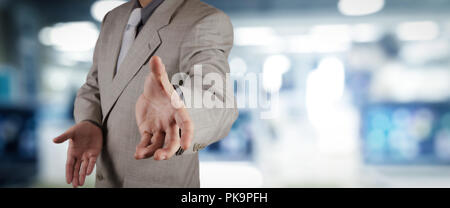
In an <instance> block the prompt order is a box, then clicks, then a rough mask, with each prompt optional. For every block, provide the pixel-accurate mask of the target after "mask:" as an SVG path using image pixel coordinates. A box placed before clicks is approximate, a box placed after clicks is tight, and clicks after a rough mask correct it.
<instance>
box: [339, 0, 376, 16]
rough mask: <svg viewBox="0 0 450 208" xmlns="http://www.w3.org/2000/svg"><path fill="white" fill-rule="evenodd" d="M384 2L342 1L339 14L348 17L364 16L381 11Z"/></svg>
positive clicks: (370, 0)
mask: <svg viewBox="0 0 450 208" xmlns="http://www.w3.org/2000/svg"><path fill="white" fill-rule="evenodd" d="M383 7H384V0H340V1H339V3H338V9H339V12H341V13H342V14H343V15H347V16H363V15H369V14H374V13H377V12H379V11H381V10H382V9H383Z"/></svg>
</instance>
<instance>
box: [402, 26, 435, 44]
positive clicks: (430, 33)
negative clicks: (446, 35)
mask: <svg viewBox="0 0 450 208" xmlns="http://www.w3.org/2000/svg"><path fill="white" fill-rule="evenodd" d="M396 32H397V36H398V38H399V39H400V40H407V41H411V40H416V41H417V40H433V39H436V38H437V37H438V36H439V25H438V24H437V23H435V22H433V21H420V22H405V23H402V24H400V25H399V26H398V27H397V29H396Z"/></svg>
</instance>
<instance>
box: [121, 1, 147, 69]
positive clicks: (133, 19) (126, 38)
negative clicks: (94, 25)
mask: <svg viewBox="0 0 450 208" xmlns="http://www.w3.org/2000/svg"><path fill="white" fill-rule="evenodd" d="M141 10H142V9H141V8H136V9H134V10H133V11H132V12H131V15H130V19H128V23H127V27H126V28H125V32H124V34H123V39H122V47H121V48H120V54H119V59H118V60H117V67H116V74H117V73H118V70H119V67H120V64H122V62H123V59H124V58H125V56H126V55H127V53H128V50H129V49H130V48H131V46H132V45H133V42H134V39H136V32H137V26H138V25H139V23H140V22H141Z"/></svg>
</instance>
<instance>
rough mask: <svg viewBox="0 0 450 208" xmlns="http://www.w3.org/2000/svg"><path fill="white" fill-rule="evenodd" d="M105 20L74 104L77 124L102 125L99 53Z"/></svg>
mask: <svg viewBox="0 0 450 208" xmlns="http://www.w3.org/2000/svg"><path fill="white" fill-rule="evenodd" d="M107 16H108V14H107V15H105V18H104V19H103V23H102V29H101V32H100V35H99V38H98V40H97V43H96V45H95V49H94V57H93V61H92V67H91V69H90V70H89V73H88V75H87V78H86V82H85V83H84V84H83V85H82V86H81V88H80V89H79V90H78V93H77V97H76V99H75V103H74V118H75V122H76V123H79V122H82V121H90V122H92V123H94V124H96V125H97V126H99V127H101V125H102V110H101V105H100V90H99V85H98V65H97V63H98V60H97V59H98V53H99V48H100V44H101V37H102V34H103V32H102V31H103V25H104V23H105V21H106V17H107Z"/></svg>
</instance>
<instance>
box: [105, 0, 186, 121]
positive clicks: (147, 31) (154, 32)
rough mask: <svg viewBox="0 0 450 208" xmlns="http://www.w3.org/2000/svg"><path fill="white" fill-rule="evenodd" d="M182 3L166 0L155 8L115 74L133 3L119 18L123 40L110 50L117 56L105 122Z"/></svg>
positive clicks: (110, 75)
mask: <svg viewBox="0 0 450 208" xmlns="http://www.w3.org/2000/svg"><path fill="white" fill-rule="evenodd" d="M182 2H184V0H165V1H164V2H163V3H162V4H161V5H160V6H159V7H158V8H157V9H156V10H155V12H154V13H153V15H152V16H151V17H150V19H149V20H148V21H147V23H146V24H145V25H144V27H143V28H142V30H141V31H140V32H139V35H138V36H137V37H136V40H135V41H134V42H133V45H132V46H131V48H130V49H129V50H128V53H127V55H126V57H125V58H124V60H123V62H122V64H121V65H120V66H119V69H118V72H117V74H116V75H115V76H114V71H115V68H116V63H117V58H118V56H119V52H120V45H121V40H122V36H123V31H124V29H125V25H126V23H127V21H128V18H129V15H130V13H131V9H132V8H133V7H132V4H131V6H130V8H129V9H127V10H125V11H126V12H128V13H127V14H124V15H123V16H122V17H119V18H122V19H125V20H122V19H121V20H120V25H118V26H116V27H117V28H120V31H115V32H119V33H120V34H122V35H120V41H117V42H119V44H117V45H116V46H114V50H112V52H111V56H112V57H114V59H113V60H112V62H113V63H110V64H109V66H110V67H109V72H108V76H109V77H110V78H111V81H110V82H107V83H108V84H107V86H106V87H107V89H109V90H108V91H109V93H108V95H107V100H106V102H105V105H106V106H105V107H106V108H105V110H106V114H105V115H103V122H104V121H105V120H106V118H107V117H108V115H109V113H110V112H111V109H112V108H113V107H114V105H115V103H116V102H117V99H119V97H120V95H121V94H122V92H123V91H124V89H125V88H126V87H127V86H128V84H129V83H130V81H131V80H132V79H133V78H134V76H135V75H136V74H137V73H138V72H139V70H140V69H141V67H142V66H143V65H144V64H145V63H146V62H147V61H148V60H149V59H150V57H151V55H152V54H153V53H154V52H155V51H156V50H157V49H158V47H159V46H160V45H161V37H160V34H159V30H160V29H161V28H163V27H164V26H166V25H168V24H169V22H170V19H171V17H172V15H173V13H174V12H175V10H176V9H177V8H178V7H179V6H180V5H181V3H182ZM116 37H118V36H116ZM112 42H114V41H112Z"/></svg>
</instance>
